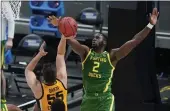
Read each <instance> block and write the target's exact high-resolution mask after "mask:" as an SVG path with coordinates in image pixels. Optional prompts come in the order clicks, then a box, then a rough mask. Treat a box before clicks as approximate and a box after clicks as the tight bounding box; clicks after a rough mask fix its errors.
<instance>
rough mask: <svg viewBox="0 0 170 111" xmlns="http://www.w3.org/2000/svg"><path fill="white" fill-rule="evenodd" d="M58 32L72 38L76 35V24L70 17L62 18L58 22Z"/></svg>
mask: <svg viewBox="0 0 170 111" xmlns="http://www.w3.org/2000/svg"><path fill="white" fill-rule="evenodd" d="M58 27H59V31H60V32H61V33H62V34H63V35H64V36H65V37H70V36H74V35H76V33H77V22H76V21H75V20H74V19H73V18H72V17H64V18H62V19H61V20H60V21H59V25H58Z"/></svg>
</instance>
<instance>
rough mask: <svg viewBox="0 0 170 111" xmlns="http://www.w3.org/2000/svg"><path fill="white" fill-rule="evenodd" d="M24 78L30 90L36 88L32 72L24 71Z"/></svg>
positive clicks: (35, 80)
mask: <svg viewBox="0 0 170 111" xmlns="http://www.w3.org/2000/svg"><path fill="white" fill-rule="evenodd" d="M25 77H26V81H27V84H28V86H29V87H30V88H31V89H34V88H35V86H36V82H37V79H36V76H35V74H34V72H32V71H29V70H26V71H25Z"/></svg>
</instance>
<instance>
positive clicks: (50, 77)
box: [43, 63, 56, 84]
mask: <svg viewBox="0 0 170 111" xmlns="http://www.w3.org/2000/svg"><path fill="white" fill-rule="evenodd" d="M43 78H44V81H45V82H46V83H47V84H51V83H54V82H55V81H56V68H55V65H53V64H52V63H46V64H44V66H43Z"/></svg>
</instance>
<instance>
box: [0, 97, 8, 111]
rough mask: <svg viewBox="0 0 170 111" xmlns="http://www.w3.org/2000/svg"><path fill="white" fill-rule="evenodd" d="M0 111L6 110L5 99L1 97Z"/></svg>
mask: <svg viewBox="0 0 170 111" xmlns="http://www.w3.org/2000/svg"><path fill="white" fill-rule="evenodd" d="M1 111H8V108H7V105H6V100H5V99H1Z"/></svg>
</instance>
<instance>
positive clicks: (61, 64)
mask: <svg viewBox="0 0 170 111" xmlns="http://www.w3.org/2000/svg"><path fill="white" fill-rule="evenodd" d="M65 51H66V39H65V37H64V36H63V35H62V37H61V40H60V43H59V45H58V51H57V57H56V68H57V78H58V79H59V80H60V81H62V83H63V84H64V86H65V88H67V71H66V64H65V59H64V55H65Z"/></svg>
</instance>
